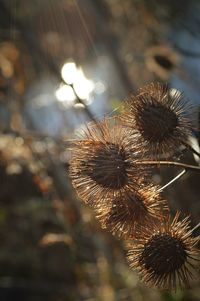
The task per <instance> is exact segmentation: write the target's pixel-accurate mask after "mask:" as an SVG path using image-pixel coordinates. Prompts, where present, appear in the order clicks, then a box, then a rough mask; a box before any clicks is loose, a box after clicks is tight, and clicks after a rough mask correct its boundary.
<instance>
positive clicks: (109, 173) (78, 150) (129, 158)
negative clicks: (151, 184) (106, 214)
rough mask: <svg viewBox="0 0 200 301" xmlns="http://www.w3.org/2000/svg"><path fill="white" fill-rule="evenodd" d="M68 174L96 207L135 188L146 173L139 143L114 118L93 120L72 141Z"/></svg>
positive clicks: (77, 189)
mask: <svg viewBox="0 0 200 301" xmlns="http://www.w3.org/2000/svg"><path fill="white" fill-rule="evenodd" d="M72 155H73V156H72V160H71V162H70V176H71V179H72V184H73V186H74V188H75V189H76V191H77V193H78V195H79V196H80V198H81V199H82V200H84V201H85V202H86V203H88V204H89V205H90V206H91V207H93V208H95V207H96V206H98V204H100V205H101V204H103V203H104V200H108V202H109V200H114V199H117V198H120V197H121V195H126V193H128V194H130V193H134V192H135V191H137V190H138V189H139V188H140V186H141V183H142V181H143V179H144V176H146V175H147V172H146V170H145V169H146V167H145V166H144V165H143V166H142V165H138V164H136V162H137V161H138V158H141V154H140V148H139V145H138V144H134V143H132V142H131V143H130V141H129V139H127V135H126V132H125V131H124V128H123V127H121V126H120V124H119V122H118V121H117V119H116V118H112V120H109V119H107V120H104V121H102V122H98V123H96V124H95V123H92V124H90V125H89V126H88V128H87V130H86V133H85V136H84V137H83V139H81V140H78V141H76V142H75V143H74V147H73V152H72Z"/></svg>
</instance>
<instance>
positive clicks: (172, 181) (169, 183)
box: [158, 169, 187, 192]
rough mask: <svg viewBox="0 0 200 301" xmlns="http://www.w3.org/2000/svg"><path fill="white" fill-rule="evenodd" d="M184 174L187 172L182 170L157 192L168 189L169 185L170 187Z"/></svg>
mask: <svg viewBox="0 0 200 301" xmlns="http://www.w3.org/2000/svg"><path fill="white" fill-rule="evenodd" d="M186 172H187V170H186V169H183V170H182V171H181V172H180V173H179V174H178V175H177V176H176V177H174V178H173V179H172V180H171V181H169V182H168V183H167V184H165V185H164V186H162V187H161V188H160V189H158V191H159V192H160V191H162V190H164V189H165V188H166V187H168V186H169V185H171V184H172V183H174V182H175V181H177V180H178V179H180V178H181V177H182V176H183V175H184V174H185V173H186Z"/></svg>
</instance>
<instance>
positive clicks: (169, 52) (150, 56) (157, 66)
mask: <svg viewBox="0 0 200 301" xmlns="http://www.w3.org/2000/svg"><path fill="white" fill-rule="evenodd" d="M179 61H180V57H179V55H178V54H177V53H176V52H175V51H174V49H172V48H170V47H168V46H166V45H160V46H153V47H150V48H148V49H147V51H146V52H145V62H146V65H147V68H148V69H149V70H150V71H152V72H153V73H155V74H156V75H157V76H158V77H160V78H162V79H163V80H167V79H168V78H169V77H170V76H171V73H172V71H173V70H174V68H176V67H177V65H178V63H179Z"/></svg>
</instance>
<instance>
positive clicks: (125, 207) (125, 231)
mask: <svg viewBox="0 0 200 301" xmlns="http://www.w3.org/2000/svg"><path fill="white" fill-rule="evenodd" d="M168 212H169V209H168V206H167V202H166V201H165V200H163V199H162V198H161V196H160V194H159V193H158V189H157V187H155V186H153V185H149V186H146V187H143V188H141V189H139V190H138V191H133V192H125V193H124V194H121V195H120V196H118V197H117V198H115V199H112V200H111V201H109V200H106V201H104V202H103V203H102V204H100V206H98V207H97V208H96V213H97V218H98V220H99V221H100V223H101V226H102V228H105V229H107V230H109V231H110V232H111V233H112V234H114V235H117V236H119V237H123V238H126V239H131V238H134V237H135V236H136V235H137V229H138V228H140V227H141V226H142V227H148V226H149V224H152V223H157V222H160V219H161V218H163V215H166V214H167V213H168Z"/></svg>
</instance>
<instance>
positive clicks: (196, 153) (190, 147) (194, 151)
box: [185, 143, 200, 158]
mask: <svg viewBox="0 0 200 301" xmlns="http://www.w3.org/2000/svg"><path fill="white" fill-rule="evenodd" d="M185 146H186V147H187V148H188V149H189V150H190V151H191V152H192V153H193V154H195V155H197V156H198V157H199V158H200V153H198V152H197V151H196V149H194V148H193V147H192V146H191V145H189V144H187V143H185Z"/></svg>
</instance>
